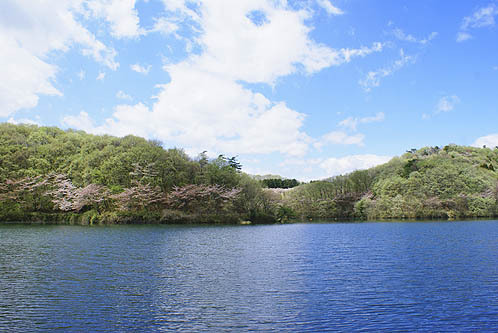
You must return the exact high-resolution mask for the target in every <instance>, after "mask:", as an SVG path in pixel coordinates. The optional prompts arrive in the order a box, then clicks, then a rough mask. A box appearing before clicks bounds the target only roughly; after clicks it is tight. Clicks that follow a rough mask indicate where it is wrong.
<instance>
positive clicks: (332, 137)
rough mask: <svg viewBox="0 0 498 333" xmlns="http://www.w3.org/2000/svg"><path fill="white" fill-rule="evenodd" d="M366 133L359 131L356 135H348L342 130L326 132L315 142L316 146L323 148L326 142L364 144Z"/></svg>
mask: <svg viewBox="0 0 498 333" xmlns="http://www.w3.org/2000/svg"><path fill="white" fill-rule="evenodd" d="M364 139H365V135H363V134H361V133H357V134H354V135H348V134H347V133H345V132H342V131H332V132H329V133H327V134H325V135H324V136H323V137H322V138H321V140H320V141H318V142H316V143H315V145H314V146H315V148H321V147H322V146H324V145H326V144H331V143H332V144H342V145H357V146H360V147H361V146H364V143H363V140H364Z"/></svg>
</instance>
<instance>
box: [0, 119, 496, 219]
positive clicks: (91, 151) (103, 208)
mask: <svg viewBox="0 0 498 333" xmlns="http://www.w3.org/2000/svg"><path fill="white" fill-rule="evenodd" d="M240 169H241V165H240V164H239V163H238V161H237V159H236V158H235V157H225V156H223V155H220V156H219V157H218V158H216V159H208V158H207V156H206V155H205V154H200V155H199V156H198V157H197V158H190V157H189V156H188V155H186V154H185V153H184V152H183V151H182V150H181V149H176V148H173V149H164V148H163V147H161V145H160V143H158V142H156V141H148V140H145V139H143V138H139V137H135V136H126V137H124V138H116V137H112V136H106V135H104V136H96V135H90V134H86V133H84V132H82V131H72V130H67V131H63V130H61V129H58V128H54V127H38V126H32V125H12V124H0V221H29V220H31V221H48V222H74V223H125V222H126V223H131V222H134V223H139V222H160V223H235V222H240V221H245V220H249V221H252V222H254V223H256V222H276V221H280V222H283V221H287V220H292V219H293V218H294V219H299V220H302V219H317V218H318V219H329V218H335V219H343V218H358V219H386V218H459V217H475V216H481V217H490V216H496V215H497V211H498V209H497V198H498V185H497V184H498V172H497V171H498V149H490V148H473V147H462V146H456V145H448V146H445V147H443V148H438V147H426V148H422V149H419V150H411V151H409V152H407V153H406V154H404V155H402V156H400V157H396V158H393V159H392V160H391V161H390V162H388V163H386V164H383V165H380V166H377V167H375V168H371V169H368V170H361V171H355V172H353V173H350V174H347V175H343V176H338V177H333V178H330V179H327V180H325V181H316V182H311V183H308V184H301V185H299V186H296V187H294V188H292V189H289V190H287V191H278V190H272V189H266V187H273V185H275V184H273V183H276V182H275V181H273V182H271V184H269V183H268V180H266V183H265V180H258V179H254V178H253V177H250V176H248V175H246V174H244V173H242V172H241V171H240ZM272 179H273V180H275V179H277V177H275V176H272ZM289 181H290V180H289ZM281 182H283V180H281ZM272 184H273V185H272ZM270 185H272V186H270ZM294 185H297V182H296V184H292V186H294ZM292 186H289V187H292Z"/></svg>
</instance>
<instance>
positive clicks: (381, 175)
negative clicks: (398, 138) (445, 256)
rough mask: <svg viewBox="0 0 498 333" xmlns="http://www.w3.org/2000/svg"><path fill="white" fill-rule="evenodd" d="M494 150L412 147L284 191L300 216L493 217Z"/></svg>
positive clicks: (497, 157)
mask: <svg viewBox="0 0 498 333" xmlns="http://www.w3.org/2000/svg"><path fill="white" fill-rule="evenodd" d="M497 171H498V148H494V149H490V148H474V147H463V146H457V145H447V146H445V147H443V148H439V147H425V148H422V149H418V150H416V149H412V150H410V151H408V152H407V153H405V154H404V155H402V156H400V157H395V158H393V159H392V160H391V161H389V162H388V163H386V164H383V165H380V166H377V167H375V168H371V169H368V170H361V171H355V172H353V173H351V174H348V175H345V176H338V177H334V178H330V179H328V180H327V181H322V182H313V183H310V184H305V185H301V186H299V187H297V188H295V189H294V190H292V191H290V192H286V193H285V201H287V205H288V206H291V207H293V210H294V212H295V213H297V214H298V215H301V216H310V217H325V216H331V215H332V216H341V217H356V218H362V219H387V218H463V217H491V216H496V215H497V213H498V205H497V199H498V172H497Z"/></svg>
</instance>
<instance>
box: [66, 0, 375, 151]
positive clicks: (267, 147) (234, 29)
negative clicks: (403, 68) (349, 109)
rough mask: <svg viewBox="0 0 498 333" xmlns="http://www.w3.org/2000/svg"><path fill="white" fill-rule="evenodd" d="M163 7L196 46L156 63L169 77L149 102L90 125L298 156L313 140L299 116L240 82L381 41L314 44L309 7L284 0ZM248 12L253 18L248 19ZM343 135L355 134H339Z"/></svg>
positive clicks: (331, 62) (305, 68)
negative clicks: (191, 33) (178, 58)
mask: <svg viewBox="0 0 498 333" xmlns="http://www.w3.org/2000/svg"><path fill="white" fill-rule="evenodd" d="M191 5H192V6H194V7H195V10H193V9H192V8H190V6H191ZM165 6H166V7H165V8H166V9H167V10H169V11H173V13H175V15H177V16H176V18H177V19H178V20H182V19H184V20H190V21H194V22H195V23H192V25H193V26H194V28H193V29H196V31H197V34H195V37H194V38H193V39H191V42H192V45H195V46H196V48H198V49H199V50H200V52H199V53H195V54H194V53H192V54H190V55H189V56H188V57H187V59H186V60H184V61H182V62H179V63H176V64H167V65H165V66H164V70H165V71H167V72H168V74H169V77H170V82H169V83H168V84H164V85H160V86H158V88H159V89H160V91H159V93H158V94H157V96H156V102H155V104H154V105H153V106H152V107H151V108H148V107H146V106H145V105H143V104H136V105H119V106H117V107H116V109H115V112H114V114H113V115H112V117H111V118H109V119H107V120H106V121H105V122H104V124H102V125H100V126H93V127H92V131H93V132H105V133H112V134H116V135H125V134H130V133H132V134H136V135H145V136H147V137H151V136H152V137H157V138H159V139H160V140H162V141H164V142H167V143H168V145H179V146H182V147H184V148H185V149H186V151H197V152H198V151H202V150H208V151H210V152H220V153H239V154H244V153H263V154H265V153H274V152H279V153H281V154H285V155H295V156H302V155H304V154H305V153H306V152H307V151H308V149H309V145H310V144H311V143H312V142H313V139H311V138H310V137H309V136H308V135H307V134H306V133H305V132H304V131H303V130H302V126H303V123H304V120H305V115H304V114H303V113H299V112H297V111H295V110H292V109H290V108H289V107H288V106H287V105H286V104H285V103H283V102H280V101H270V100H269V99H268V98H266V97H265V96H264V95H262V94H261V93H258V92H256V91H253V90H252V89H251V88H248V87H246V86H245V84H244V83H264V84H268V85H274V84H275V82H276V80H277V79H278V78H281V77H283V76H286V75H290V74H293V73H296V72H302V73H304V74H313V73H315V72H317V71H319V70H321V69H323V68H326V67H330V66H337V65H340V64H342V63H346V62H349V61H351V60H352V59H353V58H354V57H364V56H366V55H368V54H370V53H372V52H380V51H381V50H382V47H383V45H382V44H381V43H374V44H373V45H372V46H370V47H361V48H358V49H347V48H344V49H339V50H336V49H333V48H331V47H328V46H326V45H323V44H319V43H317V42H315V41H313V40H312V39H311V38H310V36H309V33H310V31H311V29H312V28H311V27H309V26H308V25H307V22H309V18H310V15H311V12H308V11H306V10H293V9H291V8H290V7H289V6H287V4H286V2H285V1H273V0H238V1H224V2H221V1H214V0H207V1H204V2H195V3H193V4H192V3H189V6H186V4H185V2H184V1H178V0H177V1H165ZM254 11H256V12H258V13H259V15H260V16H261V17H263V19H262V20H261V21H259V22H253V20H252V19H251V18H250V17H251V15H250V14H251V13H252V12H254ZM190 21H189V22H190ZM184 23H185V22H182V24H184ZM182 31H183V29H182ZM176 33H179V32H178V31H177V32H176ZM182 38H183V37H182ZM136 69H138V67H136ZM146 70H147V69H146ZM85 119H86V118H84V119H83V120H85ZM71 120H72V118H68V119H66V124H69V123H72V122H71ZM74 124H77V122H74ZM348 140H355V139H344V140H343V141H346V142H347V141H348ZM356 140H359V139H358V137H357V138H356Z"/></svg>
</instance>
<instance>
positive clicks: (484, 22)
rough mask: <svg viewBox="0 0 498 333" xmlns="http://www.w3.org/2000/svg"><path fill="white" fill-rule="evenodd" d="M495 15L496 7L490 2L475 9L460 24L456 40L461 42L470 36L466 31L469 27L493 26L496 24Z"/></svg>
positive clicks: (497, 9) (497, 10)
mask: <svg viewBox="0 0 498 333" xmlns="http://www.w3.org/2000/svg"><path fill="white" fill-rule="evenodd" d="M495 16H498V7H497V6H496V5H495V4H494V3H491V4H489V5H487V6H485V7H481V8H479V9H477V10H476V11H474V13H472V15H470V16H467V17H465V18H464V19H463V22H462V25H461V26H460V31H459V32H458V33H457V38H456V40H457V42H463V41H466V40H468V39H470V38H472V35H471V34H470V33H469V32H468V31H469V30H471V29H476V28H482V27H492V26H494V25H495V24H496V21H495Z"/></svg>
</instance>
